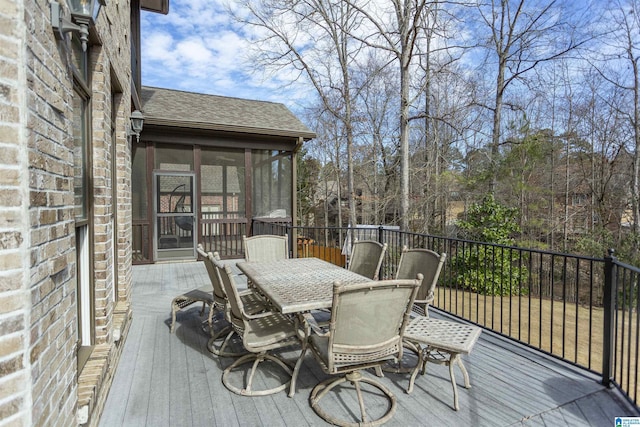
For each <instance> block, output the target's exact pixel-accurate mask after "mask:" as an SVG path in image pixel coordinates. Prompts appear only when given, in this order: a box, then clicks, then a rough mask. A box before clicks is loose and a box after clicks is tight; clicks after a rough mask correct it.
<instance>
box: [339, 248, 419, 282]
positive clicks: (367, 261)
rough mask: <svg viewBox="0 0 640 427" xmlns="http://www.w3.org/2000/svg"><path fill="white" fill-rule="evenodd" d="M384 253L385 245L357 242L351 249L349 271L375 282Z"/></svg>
mask: <svg viewBox="0 0 640 427" xmlns="http://www.w3.org/2000/svg"><path fill="white" fill-rule="evenodd" d="M386 251H387V244H386V243H385V244H384V245H383V244H382V243H379V242H376V241H375V240H357V241H356V242H354V243H353V248H352V249H351V257H350V259H349V267H348V269H349V271H353V272H354V273H358V274H360V275H362V276H365V277H368V278H369V279H371V280H377V279H378V274H379V273H380V266H381V265H382V260H383V259H384V254H385V252H386ZM414 277H415V276H414Z"/></svg>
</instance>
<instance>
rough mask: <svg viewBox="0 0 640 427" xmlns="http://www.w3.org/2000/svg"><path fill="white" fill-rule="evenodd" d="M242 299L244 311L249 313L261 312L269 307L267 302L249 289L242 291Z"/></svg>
mask: <svg viewBox="0 0 640 427" xmlns="http://www.w3.org/2000/svg"><path fill="white" fill-rule="evenodd" d="M240 300H242V305H243V306H244V311H245V312H247V313H249V314H255V313H260V312H261V311H265V310H266V308H267V302H266V301H265V300H264V299H262V297H260V296H259V295H257V294H256V293H255V292H253V291H250V290H247V291H244V292H241V293H240Z"/></svg>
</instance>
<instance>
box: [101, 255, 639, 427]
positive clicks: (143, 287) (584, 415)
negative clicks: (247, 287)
mask: <svg viewBox="0 0 640 427" xmlns="http://www.w3.org/2000/svg"><path fill="white" fill-rule="evenodd" d="M133 283H134V285H133V286H134V290H133V323H132V326H131V331H130V333H129V336H128V338H127V341H126V343H125V347H124V350H123V351H124V353H123V355H122V358H121V361H120V366H118V369H117V372H116V376H115V378H114V381H113V385H112V388H111V391H110V394H109V397H108V400H107V403H106V407H105V410H104V413H103V416H102V419H101V421H100V426H103V427H111V426H136V427H140V426H153V427H158V426H205V425H207V426H224V427H227V426H269V427H271V426H296V427H297V426H305V425H314V426H319V425H326V423H325V422H324V421H323V420H322V419H321V418H319V417H318V416H317V415H316V414H315V412H313V410H312V409H311V408H310V406H309V404H308V398H309V393H310V391H311V389H312V388H313V387H314V385H315V384H317V383H318V382H319V381H320V380H322V379H324V378H326V375H325V374H324V373H323V372H322V371H321V370H320V368H319V367H318V365H317V364H316V362H315V360H314V359H313V358H312V356H310V355H307V356H306V358H305V361H304V364H303V366H302V370H301V372H300V377H299V379H298V387H297V393H296V395H295V396H294V397H293V398H289V397H287V395H286V393H285V392H282V393H278V394H275V395H271V396H264V397H243V396H238V395H235V394H233V393H231V392H229V391H228V390H227V389H226V388H225V387H224V386H223V384H222V382H221V373H222V370H223V369H224V367H226V366H228V365H229V364H230V363H231V361H232V360H231V359H228V358H220V359H219V358H216V357H215V356H213V355H212V354H210V353H209V352H208V350H207V348H206V344H207V337H208V334H207V333H206V332H205V331H204V330H203V329H202V327H201V321H202V318H201V317H199V310H200V307H199V306H198V307H196V306H191V307H190V308H187V309H185V310H183V311H182V312H180V313H179V314H178V320H177V325H176V332H175V334H170V333H169V322H170V317H171V316H170V302H171V299H172V298H173V297H174V296H176V295H178V294H180V293H181V292H183V291H185V290H188V289H192V288H195V287H198V286H200V285H203V284H206V283H208V277H207V273H206V270H205V268H204V265H203V264H202V263H197V262H189V263H172V264H155V265H147V266H135V267H134V270H133ZM297 354H299V353H298V352H297V351H290V352H288V353H285V354H284V355H285V356H287V357H289V358H290V359H291V360H294V359H295V357H296V356H297ZM464 361H465V365H466V367H467V369H468V371H469V375H470V377H471V384H472V387H471V388H470V389H465V388H464V387H462V378H461V375H460V373H459V371H457V374H458V384H459V387H458V390H459V395H460V411H455V410H453V397H452V391H451V386H450V383H449V373H448V370H447V368H446V367H444V366H437V365H429V368H428V371H427V375H425V376H419V377H418V379H417V380H416V384H415V389H414V391H413V393H412V394H410V395H408V394H406V393H405V392H404V389H405V388H406V386H407V383H408V376H405V375H394V374H386V376H385V378H383V379H382V381H383V382H384V383H385V384H386V385H387V386H388V388H389V389H390V390H391V391H392V392H393V393H394V394H395V395H396V397H397V399H398V409H397V412H396V414H395V416H394V417H393V419H392V420H391V421H390V422H389V423H388V424H387V425H390V426H422V425H449V426H492V427H493V426H510V425H532V426H542V425H544V426H558V425H575V426H587V425H592V426H608V425H614V417H617V416H638V412H637V408H634V407H633V406H631V405H629V404H628V403H627V402H626V401H625V400H624V399H622V398H621V397H620V395H619V393H618V392H617V391H616V390H607V389H605V388H603V387H602V386H601V385H600V384H599V382H598V378H596V377H594V376H593V375H591V374H589V373H585V372H583V371H581V370H578V369H575V368H573V367H571V366H569V365H566V364H564V363H561V362H558V361H555V360H553V359H550V358H548V357H546V356H544V355H540V354H538V353H536V352H533V351H531V350H530V349H527V348H525V347H522V346H519V345H516V344H513V343H510V342H508V341H506V340H504V339H502V338H500V337H496V336H493V335H491V334H489V333H486V332H484V333H483V334H482V336H481V338H480V340H479V342H478V343H477V344H476V346H475V348H474V350H473V352H472V354H471V355H469V356H467V357H464ZM238 380H240V378H238ZM270 380H272V379H270V378H261V379H260V381H265V382H267V381H270ZM365 399H370V400H367V401H368V402H370V403H373V404H370V405H369V404H368V407H371V408H376V406H380V407H382V406H383V405H382V404H380V405H377V404H376V403H375V402H380V403H382V401H381V400H380V399H379V396H376V395H373V394H370V395H367V396H366V397H365ZM327 403H328V404H329V405H331V407H333V408H334V410H335V413H336V414H338V415H339V414H342V415H343V416H348V412H347V409H344V408H345V405H349V406H350V407H354V400H353V397H352V396H351V394H350V393H346V392H340V393H339V395H337V397H334V396H332V397H331V398H330V399H329V400H327ZM354 411H357V406H356V407H354ZM372 412H373V414H372V415H375V410H373V411H372ZM356 413H357V412H356Z"/></svg>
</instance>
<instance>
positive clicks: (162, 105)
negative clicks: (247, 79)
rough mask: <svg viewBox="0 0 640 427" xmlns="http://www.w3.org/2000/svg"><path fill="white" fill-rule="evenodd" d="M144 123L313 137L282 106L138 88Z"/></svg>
mask: <svg viewBox="0 0 640 427" xmlns="http://www.w3.org/2000/svg"><path fill="white" fill-rule="evenodd" d="M141 100H142V109H143V111H142V112H143V114H144V116H145V121H144V122H145V125H147V124H155V125H164V126H175V127H185V128H192V129H208V130H218V131H226V132H241V133H249V134H257V135H272V136H287V137H302V138H304V139H311V138H315V136H316V134H315V133H314V132H312V131H311V130H309V128H307V127H306V126H305V125H304V124H303V123H302V122H301V121H300V120H298V118H297V117H296V116H295V115H294V114H293V113H292V112H291V111H290V110H289V109H288V108H287V107H286V106H285V105H284V104H278V103H275V102H266V101H254V100H249V99H240V98H229V97H225V96H217V95H206V94H202V93H193V92H182V91H177V90H171V89H162V88H155V87H147V86H143V87H142V94H141Z"/></svg>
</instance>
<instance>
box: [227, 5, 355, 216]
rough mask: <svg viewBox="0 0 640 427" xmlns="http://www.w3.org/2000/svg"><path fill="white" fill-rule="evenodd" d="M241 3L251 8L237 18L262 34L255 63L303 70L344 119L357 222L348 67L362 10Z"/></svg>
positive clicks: (331, 108)
mask: <svg viewBox="0 0 640 427" xmlns="http://www.w3.org/2000/svg"><path fill="white" fill-rule="evenodd" d="M242 6H243V8H244V9H245V10H247V11H249V12H250V14H249V17H244V18H238V19H239V20H240V21H241V22H244V23H245V24H248V25H251V26H254V27H258V28H260V29H261V30H262V32H263V34H264V36H263V37H262V38H261V39H259V40H255V44H254V45H255V46H256V47H257V49H258V50H257V55H255V59H256V62H255V63H256V64H260V66H261V67H264V66H268V67H274V68H276V69H283V68H289V69H295V70H297V71H298V72H300V73H301V74H303V75H304V76H305V77H306V79H308V81H309V82H310V83H311V84H312V85H313V87H314V88H315V90H316V92H317V94H318V96H319V97H320V99H321V100H322V103H323V105H324V107H325V110H326V111H327V112H329V113H330V114H331V115H332V116H333V117H334V118H335V119H336V120H338V121H339V122H340V123H341V125H342V128H343V130H344V137H345V139H346V147H347V193H348V194H347V197H348V203H349V222H350V223H351V224H356V222H357V220H356V207H355V197H354V183H353V161H352V157H353V139H354V136H353V105H352V104H353V99H354V93H353V92H354V89H353V88H352V86H351V84H352V83H351V81H352V80H351V77H350V73H351V68H352V67H353V62H354V60H355V58H356V57H357V53H358V51H359V50H360V49H361V45H360V44H359V43H357V42H355V39H354V38H352V37H351V36H350V34H351V33H355V32H357V30H358V27H359V26H360V22H359V19H360V18H359V17H358V14H357V13H356V11H355V9H354V8H353V7H352V6H351V4H350V3H349V2H332V1H329V0H295V1H286V0H260V1H252V0H245V1H244V2H243V3H242ZM236 16H237V17H238V15H236Z"/></svg>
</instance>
